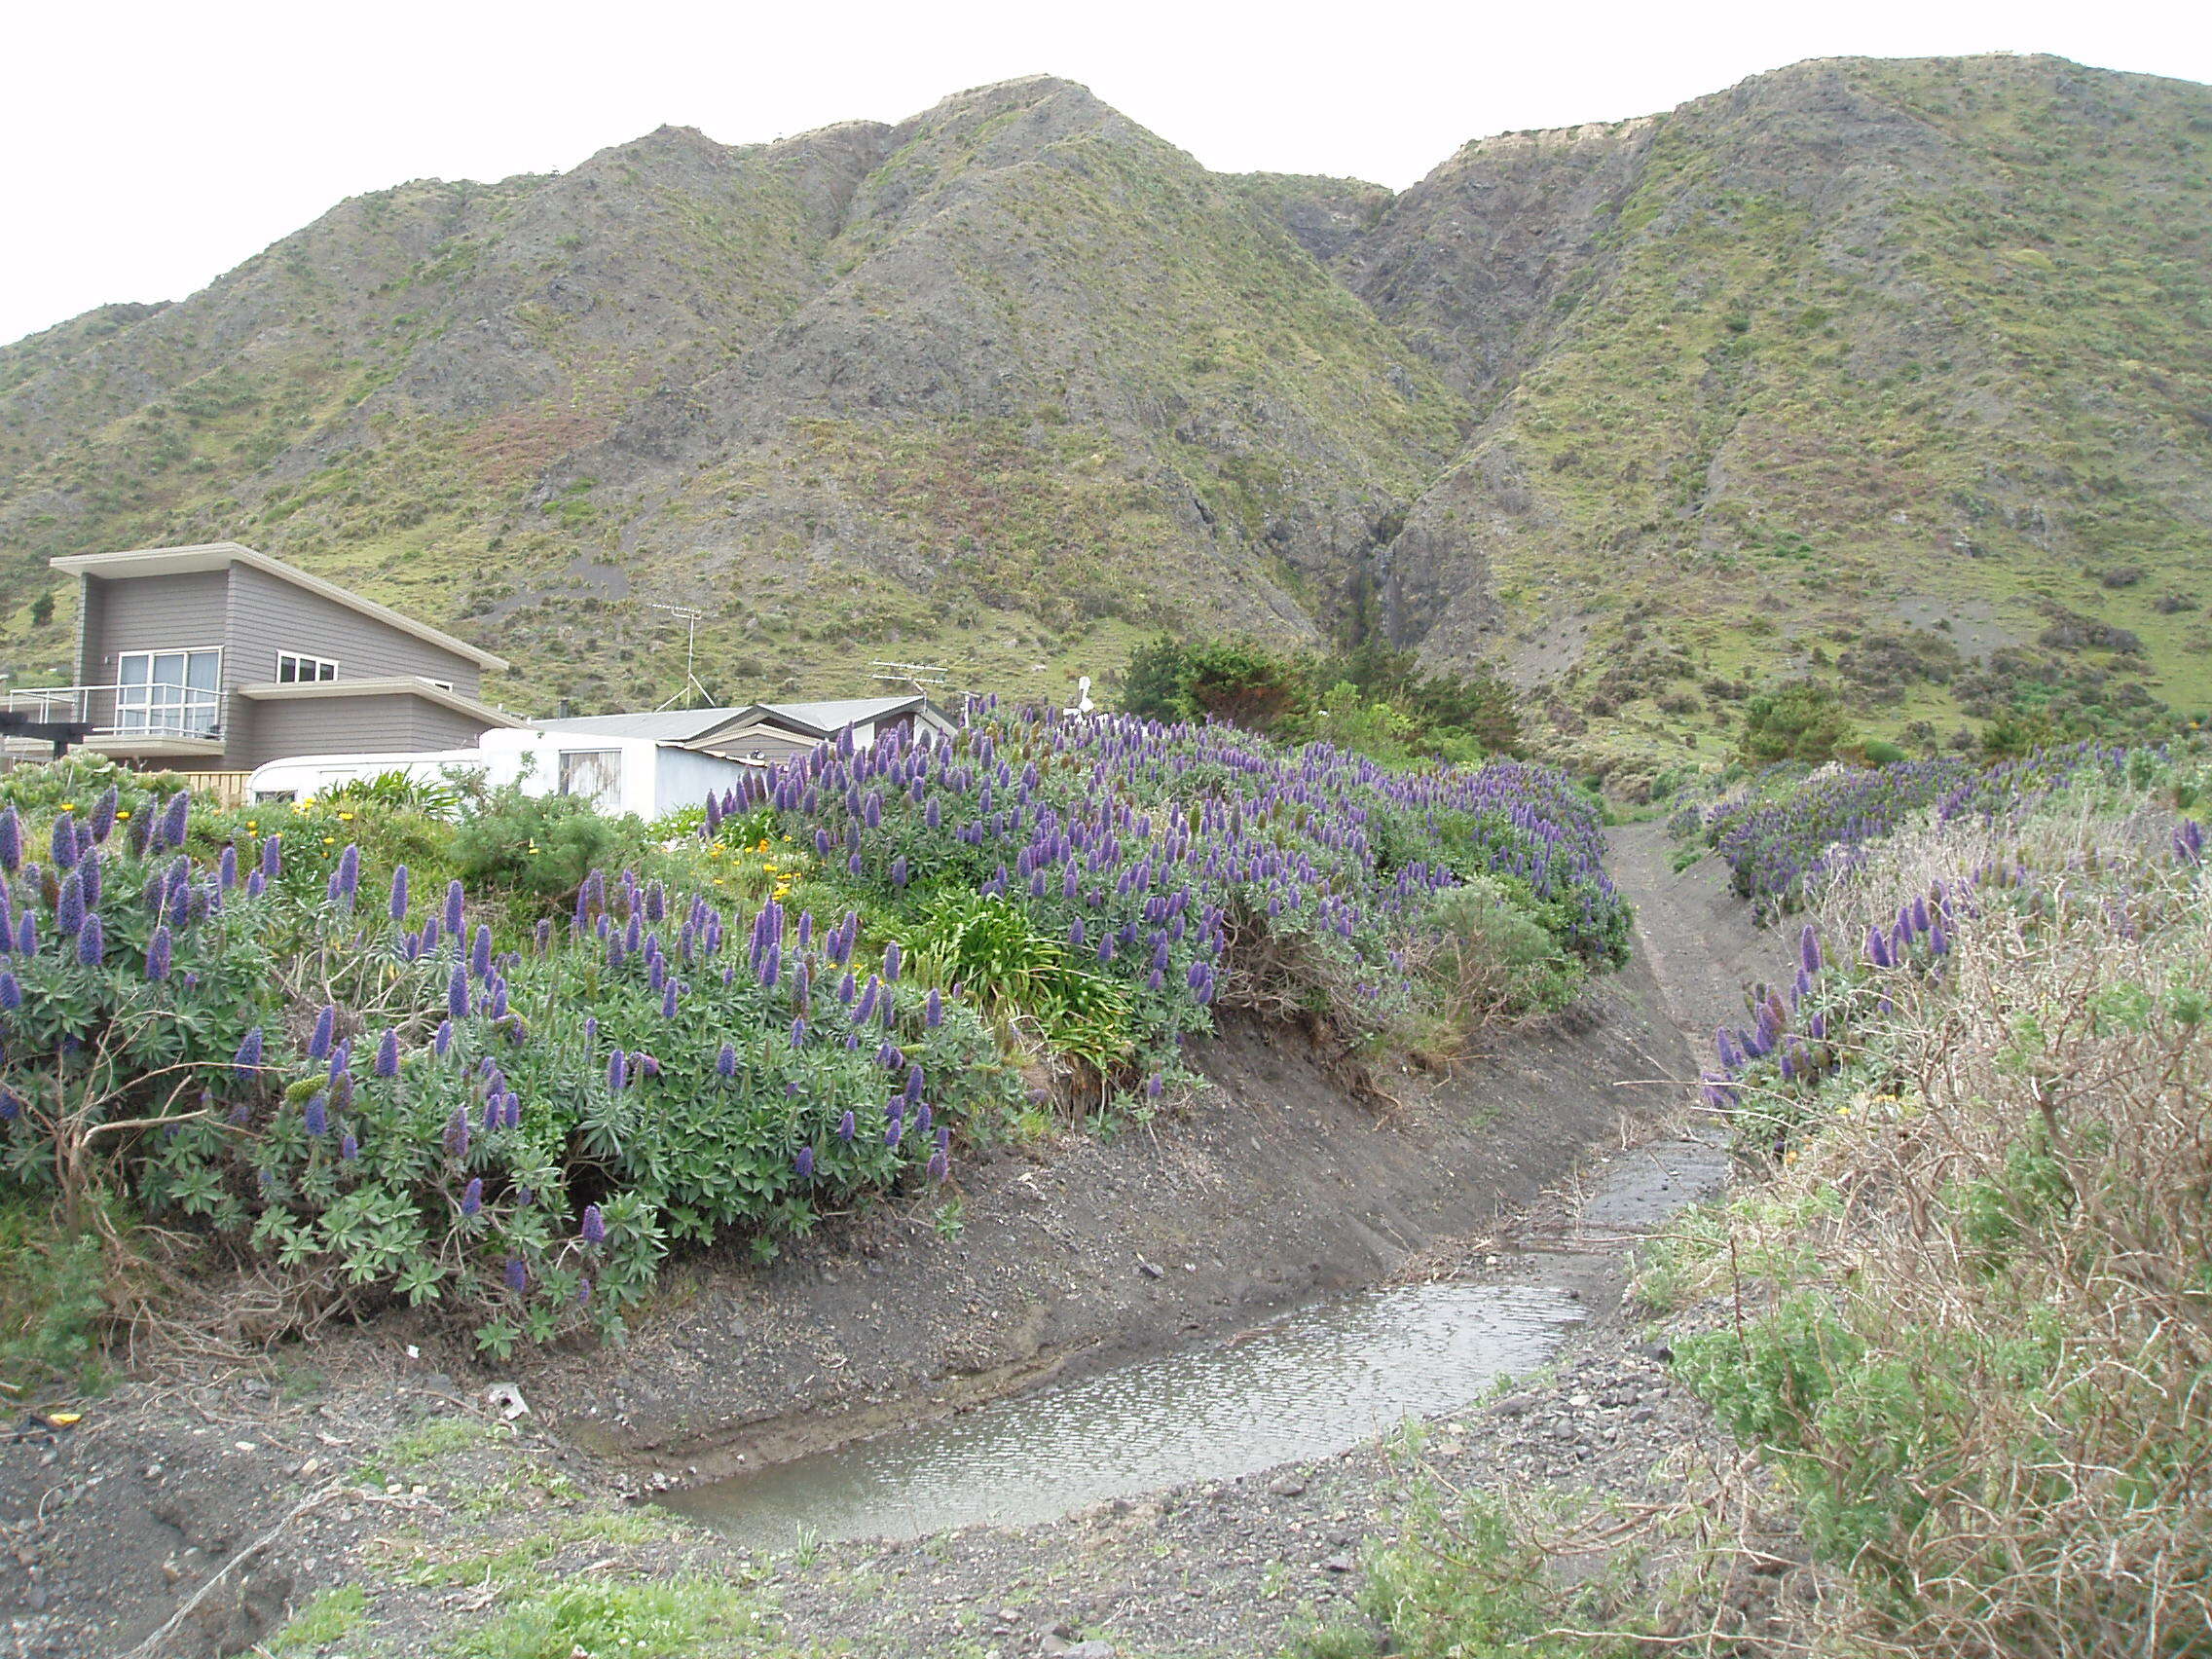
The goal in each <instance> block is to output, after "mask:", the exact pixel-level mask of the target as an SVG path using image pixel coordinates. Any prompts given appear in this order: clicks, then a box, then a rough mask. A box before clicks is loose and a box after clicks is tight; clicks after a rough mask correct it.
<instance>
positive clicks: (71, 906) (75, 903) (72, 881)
mask: <svg viewBox="0 0 2212 1659" xmlns="http://www.w3.org/2000/svg"><path fill="white" fill-rule="evenodd" d="M84 925H85V882H84V878H83V877H82V876H80V875H79V874H78V873H77V872H76V871H75V870H71V871H70V872H69V873H68V874H67V875H65V876H63V877H62V878H61V888H60V891H59V892H58V893H57V894H55V900H54V928H55V932H56V933H59V934H64V935H69V934H74V933H75V932H76V931H77V930H78V929H79V928H81V927H83V926H84Z"/></svg>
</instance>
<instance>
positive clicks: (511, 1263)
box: [507, 1256, 530, 1296]
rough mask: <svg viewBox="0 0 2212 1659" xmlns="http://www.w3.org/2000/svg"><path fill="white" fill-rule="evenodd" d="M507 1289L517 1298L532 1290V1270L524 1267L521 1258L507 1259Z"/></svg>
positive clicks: (511, 1257)
mask: <svg viewBox="0 0 2212 1659" xmlns="http://www.w3.org/2000/svg"><path fill="white" fill-rule="evenodd" d="M507 1288H508V1289H509V1290H511V1291H513V1292H514V1293H515V1294H516V1295H517V1296H520V1295H521V1294H522V1293H523V1292H524V1291H526V1290H528V1289H529V1288H530V1270H529V1269H528V1268H526V1267H524V1266H523V1265H522V1258H521V1257H520V1256H509V1257H508V1258H507Z"/></svg>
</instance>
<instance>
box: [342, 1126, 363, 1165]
mask: <svg viewBox="0 0 2212 1659" xmlns="http://www.w3.org/2000/svg"><path fill="white" fill-rule="evenodd" d="M338 1156H339V1157H340V1158H342V1159H344V1160H345V1161H347V1162H348V1163H350V1162H352V1161H353V1160H355V1159H356V1158H358V1157H360V1156H361V1143H360V1142H359V1141H357V1140H355V1139H354V1138H353V1131H352V1130H351V1129H348V1130H347V1131H346V1132H345V1133H344V1134H342V1135H340V1136H339V1137H338Z"/></svg>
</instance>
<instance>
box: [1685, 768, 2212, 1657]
mask: <svg viewBox="0 0 2212 1659" xmlns="http://www.w3.org/2000/svg"><path fill="white" fill-rule="evenodd" d="M2172 825H2173V819H2172V817H2171V814H2170V812H2160V811H2158V810H2157V809H2156V808H2154V806H2153V804H2152V803H2151V802H2150V801H2149V799H2148V798H2145V799H2143V800H2142V801H2140V802H2138V803H2136V805H2135V806H2133V807H2132V808H2129V809H2127V810H2123V811H2121V812H2120V813H2118V814H2115V813H2113V812H2112V811H2111V810H2110V803H2107V805H2106V809H2105V810H2104V811H2103V812H2102V813H2099V812H2095V811H2092V810H2091V809H2090V808H2089V807H2088V806H2087V805H2086V804H2077V805H2068V804H2063V803H2061V804H2058V805H2056V806H2054V807H2052V808H2050V809H2047V810H2046V811H2045V812H2044V813H2042V814H2041V815H2039V816H2037V817H2036V818H2034V819H2033V820H2031V821H2029V822H2027V823H2025V824H2022V825H2014V826H2006V827H1998V828H1991V827H1978V826H1961V825H1953V826H1950V827H1948V828H1946V829H1944V830H1940V831H1937V830H1921V831H1908V832H1906V833H1905V834H1902V835H1900V836H1899V837H1897V838H1895V839H1894V840H1892V841H1890V842H1887V843H1884V844H1881V845H1879V846H1876V847H1874V848H1872V849H1870V850H1869V851H1868V852H1867V854H1866V855H1865V857H1864V858H1863V859H1862V861H1860V862H1859V864H1858V865H1857V866H1856V867H1855V868H1853V869H1852V870H1851V871H1850V872H1848V873H1847V874H1846V875H1844V876H1843V877H1842V878H1840V879H1839V880H1838V881H1837V882H1836V883H1835V884H1834V885H1833V886H1832V887H1830V888H1829V889H1828V890H1827V891H1826V892H1825V893H1824V894H1822V895H1821V896H1820V898H1819V909H1820V911H1821V914H1822V917H1823V932H1824V933H1825V936H1826V937H1828V938H1829V939H1832V940H1852V939H1857V938H1862V937H1863V936H1864V934H1865V931H1866V929H1867V928H1868V927H1869V926H1879V925H1881V924H1882V923H1883V922H1884V921H1885V920H1888V919H1891V918H1894V917H1895V915H1896V910H1897V905H1898V903H1899V895H1900V894H1902V895H1907V896H1909V895H1911V894H1914V893H1920V894H1926V893H1927V892H1928V891H1929V890H1930V888H1931V885H1932V884H1933V883H1936V882H1937V881H1940V882H1941V883H1942V884H1943V891H1945V892H1946V893H1947V894H1948V895H1949V896H1950V903H1949V904H1948V909H1949V911H1950V926H1949V930H1948V932H1949V940H1948V942H1949V949H1948V951H1947V953H1946V954H1944V955H1943V956H1942V957H1941V958H1940V959H1939V960H1938V961H1936V962H1935V963H1934V964H1926V963H1924V964H1922V966H1921V967H1920V968H1917V969H1899V970H1897V971H1893V972H1882V973H1880V974H1879V975H1877V976H1872V977H1873V978H1874V979H1875V985H1874V987H1873V988H1875V989H1877V990H1878V992H1879V994H1880V995H1881V996H1883V997H1886V998H1887V1012H1886V1013H1883V1014H1875V1015H1873V1016H1872V1017H1871V1018H1869V1019H1868V1020H1866V1021H1865V1022H1863V1023H1862V1024H1861V1025H1860V1026H1859V1028H1858V1029H1857V1030H1856V1031H1855V1033H1854V1048H1855V1051H1856V1053H1857V1055H1858V1058H1857V1060H1856V1061H1855V1063H1851V1064H1847V1065H1846V1066H1845V1068H1844V1069H1843V1070H1842V1071H1841V1072H1840V1073H1838V1074H1837V1075H1835V1076H1833V1077H1830V1078H1829V1079H1827V1080H1826V1081H1825V1083H1824V1084H1822V1085H1821V1086H1820V1090H1819V1094H1818V1096H1817V1098H1816V1099H1815V1100H1814V1101H1813V1102H1812V1103H1811V1106H1810V1110H1809V1114H1808V1119H1807V1130H1806V1132H1802V1133H1800V1134H1799V1135H1798V1136H1797V1137H1796V1138H1795V1142H1794V1147H1793V1150H1792V1152H1791V1154H1790V1155H1789V1161H1788V1163H1787V1165H1786V1166H1785V1167H1784V1168H1782V1169H1781V1170H1780V1171H1779V1172H1778V1173H1777V1175H1776V1177H1775V1179H1774V1180H1773V1182H1772V1183H1771V1184H1769V1185H1768V1186H1767V1187H1766V1188H1765V1189H1764V1190H1763V1191H1761V1192H1760V1193H1758V1194H1756V1195H1755V1196H1753V1197H1751V1198H1747V1199H1745V1200H1740V1201H1739V1202H1737V1203H1736V1204H1734V1205H1732V1206H1731V1207H1730V1208H1729V1209H1728V1210H1727V1211H1726V1212H1725V1225H1720V1226H1714V1225H1713V1224H1712V1218H1710V1217H1709V1218H1708V1219H1707V1223H1706V1225H1705V1226H1703V1227H1702V1228H1700V1229H1698V1230H1697V1232H1696V1234H1695V1235H1694V1236H1691V1237H1687V1238H1685V1239H1683V1240H1682V1241H1681V1242H1679V1243H1677V1246H1676V1247H1675V1248H1674V1250H1673V1251H1672V1252H1671V1253H1670V1256H1669V1259H1668V1261H1667V1262H1666V1263H1665V1266H1664V1272H1666V1273H1667V1274H1668V1275H1669V1276H1670V1278H1671V1280H1672V1285H1671V1288H1672V1292H1673V1294H1674V1295H1675V1297H1676V1298H1677V1300H1679V1299H1680V1298H1682V1297H1683V1296H1685V1295H1693V1294H1695V1293H1696V1291H1698V1290H1699V1289H1701V1288H1703V1289H1707V1290H1714V1291H1718V1292H1720V1293H1721V1294H1723V1295H1724V1296H1726V1297H1727V1298H1728V1299H1729V1302H1728V1307H1729V1309H1730V1313H1729V1316H1728V1317H1727V1318H1726V1319H1725V1320H1724V1321H1723V1328H1722V1329H1720V1330H1718V1331H1715V1332H1711V1333H1708V1334H1706V1335H1703V1336H1700V1337H1696V1338H1692V1339H1688V1340H1686V1341H1684V1342H1683V1343H1680V1344H1677V1353H1678V1356H1679V1362H1680V1365H1681V1369H1682V1371H1683V1373H1684V1375H1686V1376H1688V1377H1689V1378H1690V1379H1691V1380H1692V1382H1693V1383H1695V1384H1696V1385H1697V1386H1698V1387H1699V1388H1700V1390H1701V1391H1702V1392H1704V1393H1705V1394H1706V1395H1707V1396H1708V1397H1709V1398H1710V1399H1711V1400H1712V1401H1713V1402H1714V1406H1715V1407H1716V1409H1718V1410H1719V1412H1720V1413H1721V1415H1722V1416H1723V1418H1724V1419H1726V1420H1728V1421H1729V1422H1730V1423H1731V1425H1732V1426H1733V1427H1735V1428H1736V1429H1737V1431H1738V1432H1739V1433H1741V1434H1743V1435H1745V1436H1746V1437H1747V1438H1749V1439H1755V1440H1756V1441H1757V1442H1758V1443H1759V1444H1760V1445H1761V1446H1762V1447H1763V1448H1764V1449H1765V1450H1766V1452H1767V1454H1768V1456H1769V1457H1770V1459H1771V1460H1772V1462H1773V1463H1774V1465H1775V1468H1776V1471H1777V1473H1778V1474H1779V1475H1781V1477H1782V1478H1783V1479H1784V1480H1785V1481H1786V1482H1787V1483H1788V1486H1789V1487H1790V1488H1791V1489H1792V1490H1793V1491H1794V1492H1795V1493H1796V1495H1797V1497H1798V1500H1799V1502H1800V1503H1801V1504H1802V1513H1803V1525H1804V1527H1805V1530H1806V1533H1807V1535H1808V1537H1809V1538H1810V1539H1811V1541H1812V1543H1813V1544H1814V1546H1815V1547H1816V1549H1817V1550H1819V1551H1820V1552H1821V1553H1822V1554H1823V1555H1824V1557H1825V1559H1826V1560H1827V1561H1829V1562H1830V1563H1833V1564H1836V1565H1838V1566H1840V1567H1843V1568H1844V1569H1845V1578H1846V1581H1847V1585H1848V1596H1847V1597H1846V1599H1845V1602H1844V1604H1842V1605H1840V1606H1839V1605H1836V1604H1828V1605H1827V1606H1826V1607H1825V1611H1824V1613H1823V1615H1822V1621H1821V1622H1822V1625H1823V1627H1825V1628H1823V1629H1820V1630H1811V1629H1809V1630H1807V1631H1805V1632H1804V1633H1802V1636H1801V1638H1800V1640H1802V1641H1806V1642H1808V1643H1810V1644H1814V1645H1819V1644H1820V1643H1822V1642H1823V1641H1836V1640H1838V1639H1839V1637H1840V1636H1841V1635H1842V1634H1843V1633H1846V1632H1847V1633H1848V1639H1849V1643H1850V1645H1851V1646H1852V1647H1853V1650H1855V1651H1862V1652H1866V1651H1872V1652H1885V1653H1897V1654H1914V1655H1925V1654H1935V1655H1959V1656H1967V1655H1972V1656H1977V1659H1978V1656H1990V1659H1996V1656H2000V1655H2002V1656H2005V1659H2021V1656H2028V1659H2040V1656H2050V1659H2077V1656H2078V1659H2090V1656H2092V1655H2094V1656H2098V1659H2108V1656H2123V1655H2124V1656H2141V1659H2164V1656H2180V1655H2184V1654H2202V1653H2207V1652H2212V1123H2208V1121H2207V1105H2208V1102H2212V882H2208V877H2207V873H2206V869H2205V866H2203V865H2201V864H2196V863H2194V862H2192V861H2191V860H2190V859H2188V858H2187V857H2181V856H2177V854H2176V852H2175V850H2174V847H2173V843H2172V841H2171V830H2172ZM1701 1279H1702V1282H1701Z"/></svg>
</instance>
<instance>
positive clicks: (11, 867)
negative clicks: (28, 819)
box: [0, 806, 23, 875]
mask: <svg viewBox="0 0 2212 1659" xmlns="http://www.w3.org/2000/svg"><path fill="white" fill-rule="evenodd" d="M22 867H23V821H22V820H21V819H19V818H18V817H17V816H16V809H15V808H14V807H12V806H11V807H6V808H0V869H5V870H7V872H8V873H9V874H10V875H14V874H15V873H16V871H18V869H21V868H22Z"/></svg>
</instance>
